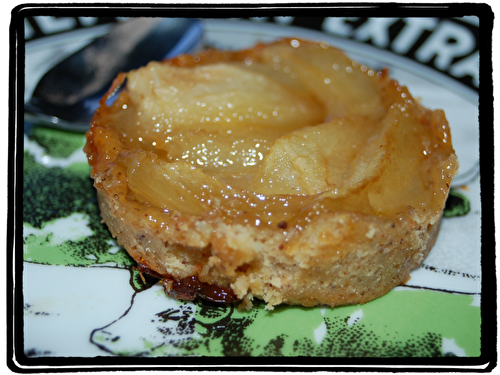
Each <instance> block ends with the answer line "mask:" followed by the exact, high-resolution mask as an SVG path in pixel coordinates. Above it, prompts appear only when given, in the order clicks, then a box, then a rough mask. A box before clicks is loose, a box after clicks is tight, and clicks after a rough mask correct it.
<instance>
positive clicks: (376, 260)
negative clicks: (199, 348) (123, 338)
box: [98, 191, 440, 309]
mask: <svg viewBox="0 0 500 375" xmlns="http://www.w3.org/2000/svg"><path fill="white" fill-rule="evenodd" d="M98 200H99V206H100V209H101V215H102V217H103V220H104V222H105V223H106V224H107V225H108V227H109V229H110V231H111V233H112V235H113V236H114V237H116V238H117V240H118V242H119V244H120V245H122V246H123V247H125V248H126V249H127V251H128V252H129V254H130V255H131V256H132V257H133V258H134V259H135V260H136V261H137V262H138V263H140V264H141V265H144V266H146V267H147V268H149V269H152V270H154V271H155V272H157V273H159V274H161V275H163V276H164V277H165V278H167V279H183V278H186V277H189V276H193V275H195V276H196V277H197V278H198V279H199V280H200V281H202V282H205V283H208V284H211V285H214V286H218V287H222V288H226V289H227V288H230V289H232V290H233V291H234V293H235V294H236V296H237V298H238V299H241V300H244V305H245V307H247V308H250V307H251V300H252V298H254V297H255V298H259V299H263V300H264V301H265V302H267V306H266V308H267V309H273V306H275V305H278V304H283V303H285V304H300V305H303V306H315V305H328V306H332V307H333V306H338V305H347V304H356V303H365V302H368V301H371V300H373V299H375V298H377V297H380V296H382V295H384V294H386V293H387V292H389V291H390V290H391V289H392V288H394V287H395V286H398V285H401V284H403V283H404V282H405V281H407V279H408V277H409V273H410V271H411V270H413V269H415V268H416V267H418V266H419V265H420V264H421V263H422V261H423V259H424V258H425V257H426V256H427V254H428V252H429V251H430V249H431V247H432V246H433V244H434V242H435V239H436V237H437V233H438V231H439V224H440V217H432V218H431V219H428V220H427V221H424V222H418V220H415V219H416V218H415V217H411V212H409V213H408V214H407V215H402V216H401V217H400V220H399V222H392V221H391V220H390V219H389V218H377V217H371V216H364V215H360V214H356V213H352V212H338V213H329V214H328V215H323V216H320V217H318V218H317V220H316V222H315V223H314V225H309V226H308V227H307V228H305V229H304V230H302V231H299V230H298V229H296V228H291V229H289V230H286V229H284V230H282V231H277V230H276V229H275V228H258V227H255V226H251V225H248V226H244V225H241V224H234V225H232V224H227V223H224V222H222V221H221V222H207V221H201V220H199V219H198V218H195V217H192V216H188V215H186V216H185V217H179V216H178V217H177V218H176V219H175V220H174V219H173V220H171V222H169V223H166V225H165V226H163V227H162V229H152V226H151V225H150V223H149V222H148V220H149V219H148V218H147V217H146V216H144V215H137V213H136V212H133V210H131V209H130V208H129V207H127V204H126V202H124V203H125V204H123V203H122V202H121V201H120V200H117V199H116V198H114V197H111V196H109V195H105V194H103V193H102V192H100V191H98ZM180 216H182V215H180ZM179 218H181V220H179Z"/></svg>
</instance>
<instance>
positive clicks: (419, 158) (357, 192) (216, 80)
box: [87, 39, 458, 225]
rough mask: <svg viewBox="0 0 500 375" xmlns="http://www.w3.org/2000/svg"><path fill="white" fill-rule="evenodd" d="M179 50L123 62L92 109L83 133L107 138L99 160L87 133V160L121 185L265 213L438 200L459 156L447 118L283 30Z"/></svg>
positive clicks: (132, 191) (244, 213)
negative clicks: (128, 68) (220, 49)
mask: <svg viewBox="0 0 500 375" xmlns="http://www.w3.org/2000/svg"><path fill="white" fill-rule="evenodd" d="M189 58H190V59H191V60H189V61H187V60H186V59H188V57H182V56H181V57H179V58H178V59H175V60H172V61H169V62H162V63H158V62H153V63H150V64H149V65H147V66H146V67H144V68H142V69H139V70H136V71H132V72H129V73H127V74H126V84H125V86H126V87H125V89H123V90H122V91H121V92H120V94H119V95H118V98H117V100H116V101H115V102H114V104H112V105H110V106H109V107H106V108H103V109H101V110H100V111H98V112H97V113H96V116H95V118H94V121H93V124H92V129H91V132H93V133H94V135H93V138H92V142H101V141H102V142H105V141H104V138H105V137H112V138H116V140H115V141H114V142H111V143H110V146H109V152H108V154H107V157H105V158H104V159H101V160H92V152H91V151H89V150H91V148H92V146H91V145H88V146H87V149H88V151H89V155H90V156H89V159H90V160H91V165H92V163H94V164H96V163H108V164H107V165H109V168H108V171H109V173H112V174H113V173H114V174H116V175H117V174H118V173H124V174H125V175H126V181H127V183H128V189H129V191H128V194H127V197H128V199H131V200H136V201H138V202H141V203H145V204H148V205H150V206H153V207H158V208H159V209H161V210H162V212H178V213H182V214H189V215H198V216H203V215H205V216H206V215H212V216H214V215H220V216H224V217H234V216H238V215H239V216H240V217H244V218H245V220H247V221H248V222H252V223H268V224H273V225H276V224H277V223H280V222H282V221H283V220H284V219H286V220H287V221H289V222H290V221H292V222H293V220H303V218H304V217H308V215H309V213H311V212H314V213H317V214H320V213H321V212H325V211H327V210H342V209H349V210H356V211H359V212H361V213H367V214H368V213H369V214H373V213H375V214H379V215H395V214H397V213H398V212H401V210H407V209H408V207H411V209H412V210H421V211H422V210H423V211H425V210H427V212H429V213H435V212H440V211H441V209H442V207H443V205H444V200H445V199H446V196H447V193H448V190H449V184H450V182H451V180H452V178H453V177H454V175H455V174H456V172H457V169H458V163H457V160H456V157H455V155H454V152H453V148H452V146H451V142H450V132H449V128H448V123H447V121H446V118H445V117H444V114H443V113H442V111H431V110H427V109H425V108H423V107H421V106H420V105H419V104H418V103H417V102H416V101H415V100H414V99H413V98H412V96H411V95H410V93H409V92H408V90H407V89H406V88H404V87H402V86H400V85H399V84H397V83H396V82H395V81H392V80H390V79H389V77H388V75H387V72H386V71H384V72H382V73H376V72H374V71H373V70H371V69H370V68H368V67H366V66H364V65H361V64H358V63H356V62H352V61H351V60H350V59H349V58H348V57H347V56H346V55H344V54H343V53H342V52H341V51H339V50H337V49H335V48H332V47H328V46H326V45H325V44H321V43H309V42H302V41H298V40H296V39H291V40H287V41H286V42H282V43H277V44H274V45H269V46H262V47H261V48H256V49H254V50H252V51H247V52H246V53H245V51H243V52H238V53H235V54H216V53H211V52H205V53H203V54H200V55H199V56H195V57H189ZM186 61H187V62H186ZM97 133H99V134H100V136H98V135H97ZM99 137H101V138H102V139H101V141H100V140H99V139H100V138H99ZM117 140H118V141H117ZM112 147H115V148H114V149H112ZM423 211H422V212H423ZM309 216H310V215H309ZM301 218H302V219H301Z"/></svg>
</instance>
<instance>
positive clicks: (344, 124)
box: [250, 117, 383, 196]
mask: <svg viewBox="0 0 500 375" xmlns="http://www.w3.org/2000/svg"><path fill="white" fill-rule="evenodd" d="M377 131H378V132H377ZM382 135H383V134H382V132H381V131H380V130H378V129H377V126H376V124H375V123H374V122H373V121H372V120H370V119H369V118H365V117H350V118H343V119H334V120H331V121H330V122H328V123H325V124H321V125H318V126H312V127H306V128H303V129H300V130H297V131H295V132H292V133H290V134H288V135H286V136H284V137H282V138H280V139H278V140H276V142H275V143H274V144H273V146H272V147H271V150H270V152H269V154H268V155H267V156H266V157H265V159H264V162H263V164H262V166H261V167H260V169H259V171H258V172H257V173H256V174H255V176H254V178H253V181H252V185H251V186H250V189H251V190H253V191H256V192H259V193H262V194H306V195H310V194H318V193H321V192H325V191H328V190H335V192H336V194H337V196H341V195H343V194H345V193H346V192H347V190H348V188H349V186H350V185H354V184H356V185H358V184H359V183H360V181H361V178H368V177H371V175H372V174H373V173H369V174H368V176H367V174H366V172H370V170H374V169H375V164H376V160H378V159H376V158H374V155H373V153H374V152H373V151H372V148H370V147H369V145H368V141H369V139H370V138H375V139H374V140H372V141H371V142H377V141H376V139H378V138H380V137H381V136H382ZM370 163H371V164H372V165H370ZM365 165H370V168H363V167H364V166H365ZM360 167H361V168H363V169H364V173H359V172H358V169H359V168H360ZM361 176H362V177H361Z"/></svg>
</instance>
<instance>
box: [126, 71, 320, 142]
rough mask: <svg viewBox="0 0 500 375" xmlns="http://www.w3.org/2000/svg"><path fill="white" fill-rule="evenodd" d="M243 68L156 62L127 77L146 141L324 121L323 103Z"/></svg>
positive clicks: (295, 125)
mask: <svg viewBox="0 0 500 375" xmlns="http://www.w3.org/2000/svg"><path fill="white" fill-rule="evenodd" d="M244 67H245V65H244V64H243V63H241V64H236V63H231V64H222V63H218V64H213V65H206V66H202V67H193V68H184V69H179V68H176V67H173V66H171V65H169V64H161V63H157V62H152V63H150V64H149V65H148V66H147V67H145V68H143V69H141V70H138V71H133V72H130V73H128V75H127V79H128V82H127V87H128V89H129V92H130V93H129V95H130V99H131V100H132V102H134V103H137V109H138V112H139V114H140V115H139V116H138V121H141V118H143V119H144V122H141V127H140V131H141V132H142V136H143V137H147V136H152V135H154V137H155V139H157V140H158V138H162V137H163V138H164V139H167V137H168V136H170V135H171V134H170V133H171V132H172V131H186V130H189V129H199V128H200V126H202V127H203V128H204V129H205V130H207V131H221V130H231V129H236V128H238V127H248V126H251V125H255V124H258V125H261V126H266V127H270V128H272V127H275V126H283V125H286V126H287V127H288V128H289V129H294V128H298V127H301V126H306V125H310V124H314V123H318V122H322V121H323V118H324V116H325V112H324V109H323V107H322V105H321V104H320V102H317V101H315V100H312V99H311V98H310V97H309V98H308V97H305V96H303V95H301V94H300V93H299V92H297V91H295V90H293V89H291V88H289V87H287V86H285V85H283V84H281V83H279V82H277V81H276V80H274V79H272V78H271V77H269V76H266V75H263V74H259V73H256V72H253V71H249V70H248V69H245V68H244Z"/></svg>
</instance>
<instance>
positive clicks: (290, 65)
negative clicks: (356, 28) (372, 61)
mask: <svg viewBox="0 0 500 375" xmlns="http://www.w3.org/2000/svg"><path fill="white" fill-rule="evenodd" d="M291 43H292V46H294V45H293V43H294V41H293V40H292V41H291ZM295 43H296V45H295V46H296V48H295V49H291V48H289V47H288V46H285V45H281V44H279V45H273V46H269V47H267V48H266V49H264V50H263V52H262V57H261V59H262V61H263V62H265V63H266V64H268V65H269V66H272V67H273V70H274V71H275V73H274V74H275V76H276V77H281V78H276V79H281V80H282V81H300V86H303V87H305V88H307V90H308V91H310V92H311V93H313V94H314V96H315V97H316V98H317V100H319V101H320V102H321V103H323V105H324V106H325V108H326V109H327V114H328V116H329V118H334V117H344V116H369V117H371V118H372V119H379V118H381V117H382V116H383V115H384V113H385V109H384V107H383V106H382V102H381V98H380V91H379V84H378V77H377V75H376V74H375V72H374V71H373V70H371V69H369V68H368V67H366V66H364V65H360V64H358V63H356V62H353V61H351V60H350V59H349V58H348V57H347V56H346V55H345V54H344V53H343V52H342V51H340V50H338V49H336V48H333V47H329V46H326V45H324V44H305V45H303V46H302V45H300V42H299V41H295ZM299 46H300V48H299ZM285 77H286V78H285Z"/></svg>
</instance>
